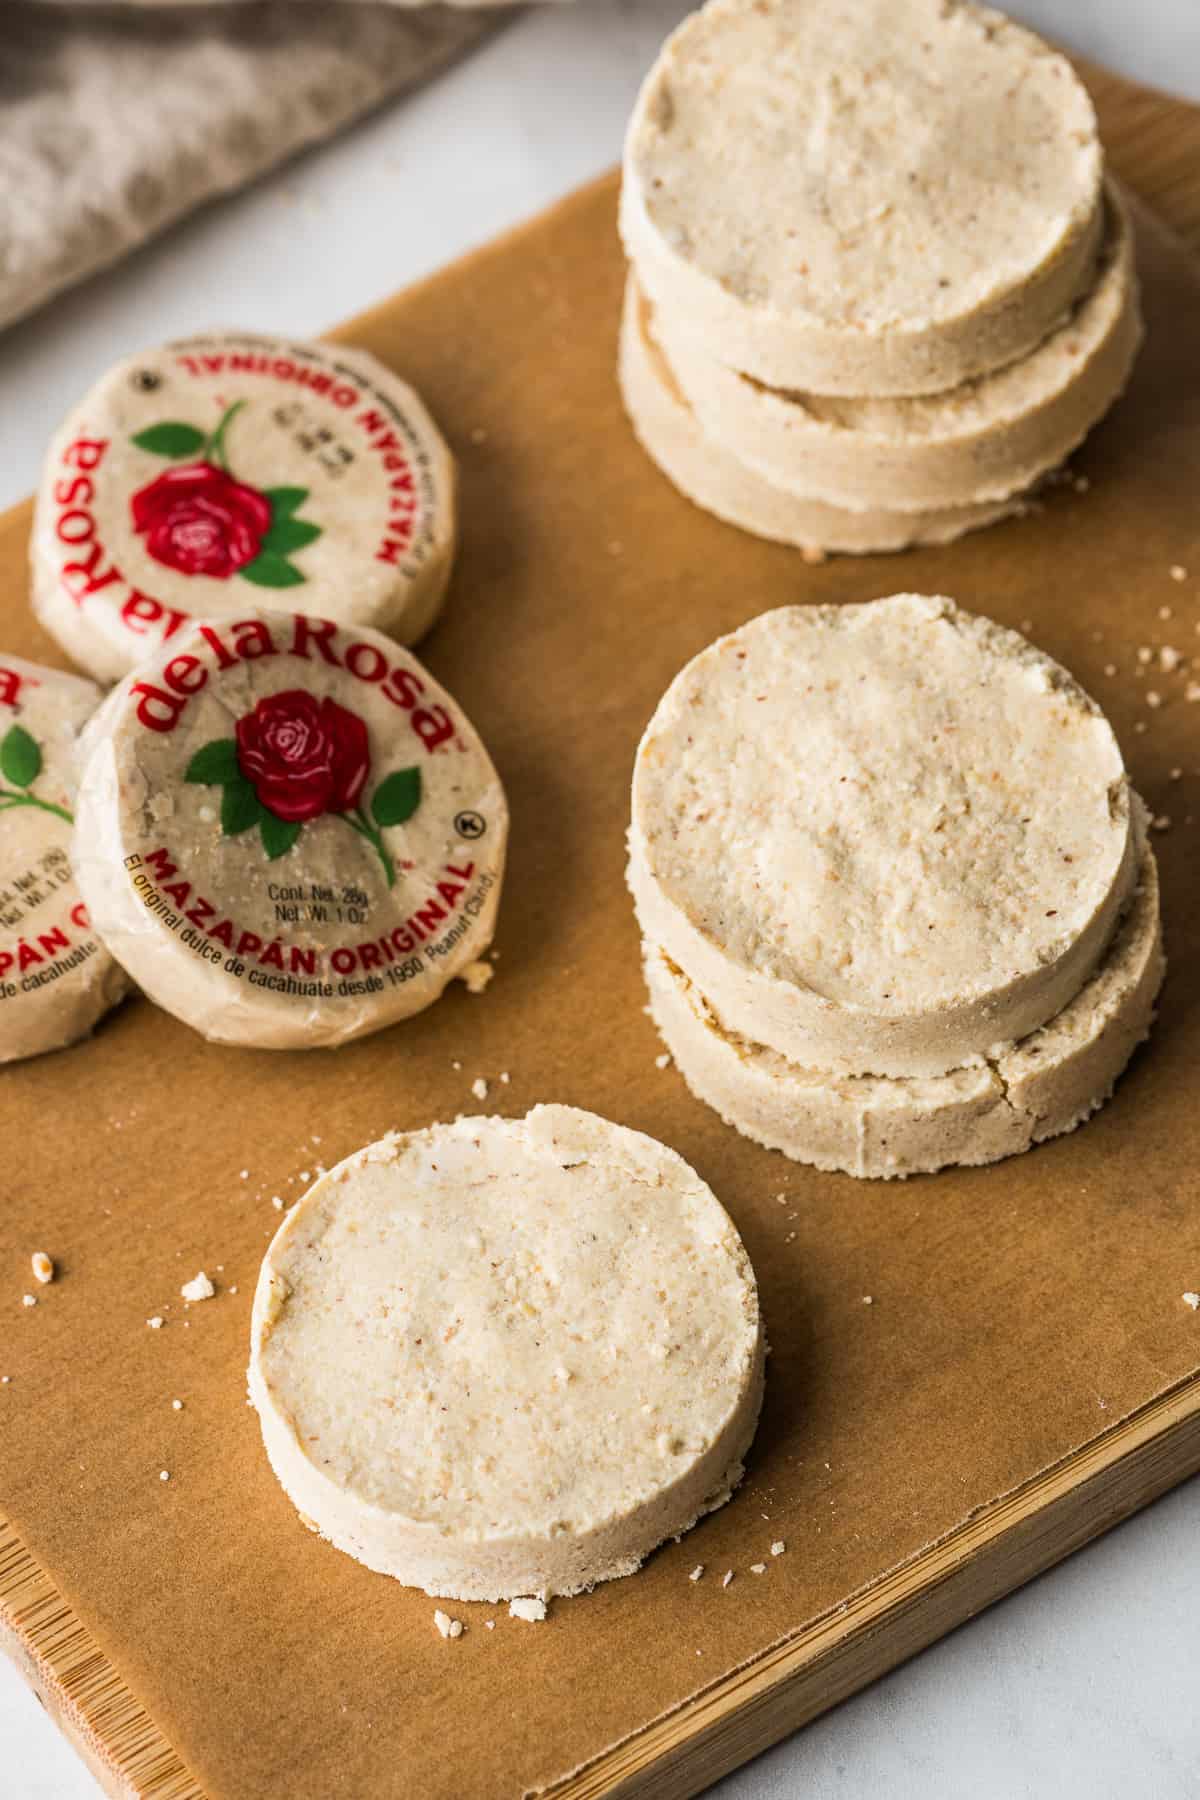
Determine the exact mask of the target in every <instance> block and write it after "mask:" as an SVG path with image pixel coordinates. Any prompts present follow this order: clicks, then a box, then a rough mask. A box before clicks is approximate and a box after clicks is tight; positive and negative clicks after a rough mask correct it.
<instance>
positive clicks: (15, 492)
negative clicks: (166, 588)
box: [0, 0, 1200, 1800]
mask: <svg viewBox="0 0 1200 1800" xmlns="http://www.w3.org/2000/svg"><path fill="white" fill-rule="evenodd" d="M687 10H688V7H687V5H686V3H685V0H580V4H578V5H576V6H573V7H556V8H554V9H552V10H547V11H545V12H540V13H538V12H535V13H532V14H530V15H528V16H526V17H525V18H523V19H521V20H519V21H517V22H516V23H515V24H513V25H511V26H509V27H508V28H507V29H505V30H504V31H503V32H502V33H501V34H500V35H499V36H498V37H497V38H496V39H494V40H493V41H492V42H491V43H490V44H488V45H487V46H485V48H484V49H483V50H481V51H480V52H478V53H476V54H475V55H474V56H473V57H472V58H471V59H470V60H469V61H468V62H467V63H466V64H464V65H463V66H461V67H460V68H459V69H457V70H455V71H453V72H452V73H451V74H450V75H448V76H446V77H444V78H443V79H442V80H441V81H440V82H438V83H437V84H435V86H434V87H432V88H430V89H428V90H426V91H425V92H423V93H421V94H418V95H416V96H415V97H412V98H410V99H409V100H407V101H405V102H402V103H400V104H399V105H397V106H395V107H392V108H390V109H389V110H387V111H385V112H384V113H382V114H380V115H379V116H377V117H375V118H373V119H370V120H368V121H367V122H366V123H365V124H363V125H362V126H360V127H359V128H358V129H356V130H355V131H352V132H350V133H349V134H347V135H346V136H345V137H344V138H343V139H342V140H341V141H340V142H338V143H336V144H334V145H331V146H327V147H326V148H324V149H321V150H318V151H316V152H314V153H313V154H311V155H309V156H307V157H306V158H304V159H303V160H302V161H301V162H299V163H297V164H295V165H293V166H292V167H291V168H289V169H287V170H285V171H284V172H283V173H281V174H280V175H278V176H276V177H274V178H273V179H270V180H268V181H264V182H262V183H260V184H259V185H258V186H257V187H256V188H255V189H254V190H253V191H252V192H250V193H249V194H246V195H242V196H241V197H238V198H235V199H232V200H229V201H225V202H222V203H220V204H219V205H216V206H214V207H211V208H209V209H208V210H207V211H206V212H205V213H204V214H203V215H202V216H200V217H198V218H196V219H193V220H191V221H190V222H188V223H186V224H184V225H183V226H181V227H179V228H177V229H176V230H174V231H172V232H171V233H170V234H169V235H168V236H167V237H165V238H163V239H162V240H160V241H159V242H158V243H157V244H155V245H152V246H151V247H150V248H148V249H147V250H145V251H143V252H142V253H141V254H140V255H139V256H137V257H136V258H134V259H132V260H131V261H129V262H127V263H126V264H124V265H123V266H122V267H120V268H119V269H116V270H114V271H113V272H112V273H110V274H108V275H105V276H102V277H100V278H98V279H97V280H95V281H93V282H91V283H90V284H89V285H88V286H87V287H86V288H83V289H81V290H79V291H77V292H76V293H74V294H70V295H67V296H66V297H64V298H63V299H61V300H60V301H58V302H57V303H56V304H55V305H53V306H51V307H50V308H48V309H47V310H46V311H44V312H43V313H41V314H39V315H38V316H37V317H36V318H34V319H32V320H30V321H28V322H27V323H25V324H23V325H20V326H17V327H16V328H14V329H12V330H10V331H9V332H8V333H7V334H6V335H4V336H2V337H0V417H2V418H3V421H4V431H3V436H2V438H0V505H6V504H8V503H9V502H10V501H12V500H15V499H17V498H19V497H20V496H21V495H22V494H23V493H25V492H26V491H27V490H28V489H29V488H30V487H31V486H32V484H33V482H34V479H35V475H36V471H37V466H38V462H39V458H40V455H41V447H42V445H43V443H44V441H45V439H46V437H47V435H48V433H49V432H50V430H51V428H52V427H53V426H54V425H55V424H56V423H57V421H58V419H59V417H60V415H61V414H62V413H63V412H64V410H65V409H66V407H67V406H68V405H69V404H70V402H71V401H72V400H73V399H74V398H75V396H76V395H77V394H78V393H79V392H80V391H81V389H82V388H83V387H84V386H85V385H86V384H87V382H88V381H89V380H90V379H91V378H92V376H93V375H94V374H95V372H96V371H97V370H98V369H100V368H101V367H102V366H103V365H104V364H105V363H107V362H109V361H111V360H112V359H113V357H114V356H116V355H117V354H118V353H120V352H123V351H125V350H126V349H132V348H134V347H135V346H137V345H138V344H140V343H152V342H154V341H155V340H157V339H161V338H162V337H164V336H168V335H171V334H173V333H177V332H182V331H187V330H191V329H198V328H201V327H206V326H210V325H212V324H214V323H219V322H222V321H229V322H231V323H238V324H242V325H247V326H251V327H263V328H272V327H274V328H278V329H283V330H286V331H296V332H305V331H316V330H318V329H320V328H321V327H322V326H324V325H327V324H329V323H331V322H332V321H333V320H336V319H338V318H340V317H342V316H344V315H346V314H348V313H351V312H354V311H356V310H358V309H360V308H361V307H363V306H366V305H367V304H369V303H370V302H371V301H373V300H376V299H379V298H382V297H383V296H384V295H385V294H387V293H389V292H390V291H391V290H392V289H394V288H395V287H397V286H399V285H400V284H402V283H403V282H405V281H407V280H409V279H410V278H412V277H413V276H416V275H419V274H421V273H422V272H423V271H425V270H427V269H430V268H433V267H435V266H436V265H437V264H439V263H441V262H443V261H445V260H446V259H447V258H448V257H450V256H453V255H454V254H455V253H457V252H458V251H460V250H462V249H464V248H466V247H467V246H469V245H470V244H473V243H477V242H480V241H482V240H484V239H486V238H488V237H490V236H491V235H492V234H493V233H494V232H495V231H498V230H500V229H501V228H503V227H504V226H506V225H508V224H510V223H512V222H513V221H514V220H516V219H518V218H520V217H522V216H523V215H525V214H526V213H529V212H531V211H533V210H535V209H536V208H537V207H539V206H541V205H542V204H543V203H544V202H546V201H547V200H550V199H551V198H553V197H554V196H555V195H557V194H559V193H561V192H564V191H565V190H566V189H568V188H570V187H571V186H573V185H574V184H575V183H576V182H578V181H580V180H582V179H584V178H585V177H586V176H588V175H591V174H593V173H595V172H596V171H598V170H599V169H601V168H603V167H604V166H605V165H606V164H608V163H610V162H612V161H613V160H614V159H615V157H616V155H617V153H618V149H619V145H620V137H621V128H622V124H623V121H624V118H625V115H626V113H627V112H628V109H629V105H630V103H631V101H632V98H633V94H634V90H635V88H636V85H637V81H638V78H639V75H640V74H641V72H642V70H643V69H644V68H645V66H646V65H647V64H648V63H649V61H650V60H651V58H652V56H653V53H654V50H655V48H656V46H657V44H658V42H659V41H660V39H661V38H662V37H663V35H664V34H665V32H666V31H667V30H668V29H669V27H670V26H671V25H672V24H673V23H674V22H675V21H676V20H677V19H678V18H680V17H682V15H683V14H684V12H685V11H687ZM1015 10H1018V11H1019V12H1020V14H1021V16H1023V17H1025V18H1027V19H1028V20H1029V21H1030V22H1031V23H1034V24H1036V25H1038V26H1039V27H1041V28H1042V29H1044V30H1046V31H1048V32H1053V33H1056V34H1057V35H1059V36H1060V37H1061V38H1063V39H1064V40H1066V41H1068V42H1070V43H1072V44H1074V45H1075V46H1077V47H1078V48H1080V49H1081V50H1084V51H1086V52H1088V53H1089V54H1091V55H1093V56H1096V57H1099V58H1101V59H1103V60H1106V61H1108V62H1110V63H1111V64H1113V65H1114V66H1116V67H1119V68H1122V69H1125V70H1127V71H1128V72H1129V73H1131V74H1134V75H1137V76H1139V77H1140V78H1141V79H1143V80H1146V81H1151V82H1156V83H1158V84H1159V85H1160V86H1164V87H1173V88H1175V89H1177V90H1179V91H1185V92H1190V93H1191V94H1192V95H1193V97H1194V98H1196V99H1198V100H1200V3H1198V0H1140V3H1139V4H1137V5H1133V4H1131V3H1130V0H1022V4H1021V5H1020V6H1019V7H1016V8H1015ZM1186 1280H1187V1281H1188V1282H1190V1283H1191V1284H1192V1285H1195V1272H1194V1271H1189V1272H1188V1273H1187V1277H1186ZM1183 1285H1185V1280H1184V1276H1183V1272H1182V1271H1181V1288H1182V1286H1183ZM0 1453H2V1450H0ZM718 1791H719V1793H720V1795H721V1800H784V1796H788V1797H790V1796H793V1795H798V1794H801V1793H803V1794H804V1795H805V1796H806V1800H833V1797H835V1796H838V1797H841V1796H845V1797H857V1796H860V1795H863V1796H865V1795H871V1796H882V1797H884V1800H960V1797H969V1800H1019V1797H1024V1796H1031V1797H1036V1800H1041V1797H1043V1796H1051V1795H1053V1796H1054V1797H1055V1800H1075V1797H1079V1800H1083V1796H1087V1800H1197V1797H1198V1796H1200V1482H1192V1483H1191V1484H1190V1485H1189V1486H1187V1487H1185V1488H1183V1489H1180V1490H1178V1491H1177V1492H1176V1493H1174V1494H1172V1495H1169V1496H1168V1497H1167V1498H1166V1499H1164V1500H1162V1501H1160V1502H1159V1503H1158V1504H1157V1505H1156V1506H1154V1507H1152V1508H1151V1509H1150V1510H1149V1511H1147V1512H1145V1513H1143V1514H1142V1515H1141V1516H1140V1517H1138V1518H1137V1519H1134V1520H1132V1521H1131V1522H1130V1523H1128V1524H1126V1525H1124V1526H1122V1527H1121V1528H1120V1529H1119V1530H1117V1531H1115V1532H1111V1533H1110V1534H1109V1535H1108V1536H1107V1537H1106V1538H1104V1539H1102V1540H1101V1541H1100V1542H1099V1543H1097V1544H1096V1545H1094V1546H1093V1547H1091V1548H1090V1549H1089V1550H1087V1551H1085V1552H1083V1553H1081V1554H1080V1555H1078V1556H1076V1557H1074V1558H1073V1559H1072V1560H1071V1561H1070V1562H1068V1563H1066V1564H1064V1565H1063V1566H1062V1567H1060V1568H1059V1569H1057V1570H1055V1571H1054V1572H1053V1573H1051V1574H1050V1575H1047V1576H1043V1577H1042V1579H1041V1580H1040V1581H1037V1582H1035V1583H1033V1584H1032V1585H1031V1586H1029V1587H1027V1588H1026V1589H1024V1590H1023V1591H1022V1592H1021V1593H1019V1594H1016V1595H1014V1596H1013V1597H1012V1598H1010V1599H1009V1600H1006V1601H1005V1602H1004V1603H1003V1604H1001V1605H1000V1606H997V1607H994V1608H993V1609H992V1610H991V1611H990V1612H989V1613H987V1614H985V1615H984V1616H983V1617H982V1618H980V1619H978V1620H976V1621H975V1622H974V1623H972V1624H971V1625H969V1626H966V1627H964V1628H963V1629H962V1630H960V1631H958V1632H956V1633H955V1634H954V1635H953V1636H952V1637H951V1638H948V1639H947V1640H945V1641H944V1642H943V1643H941V1644H939V1645H938V1646H936V1647H935V1648H934V1649H932V1650H930V1651H927V1652H926V1653H925V1654H924V1655H923V1656H921V1657H918V1658H917V1659H915V1660H914V1661H913V1662H911V1663H909V1664H908V1665H907V1666H906V1667H904V1668H903V1669H900V1670H898V1671H897V1672H896V1673H895V1674H893V1675H891V1676H889V1677H888V1678H887V1679H886V1680H884V1681H881V1682H878V1683H877V1684H876V1685H875V1686H874V1687H873V1688H870V1689H869V1690H868V1691H867V1692H866V1693H863V1694H860V1695H859V1696H857V1697H856V1698H855V1699H853V1700H851V1701H848V1702H847V1703H846V1704H845V1705H844V1706H842V1707H840V1708H839V1709H838V1710H837V1711H836V1712H834V1713H831V1714H830V1715H828V1716H827V1717H826V1718H824V1719H822V1720H819V1721H818V1722H817V1723H816V1724H815V1725H812V1726H810V1727H809V1728H808V1729H807V1730H806V1731H804V1732H801V1733H800V1734H799V1735H798V1736H797V1737H795V1738H792V1739H790V1740H788V1741H787V1742H786V1743H785V1744H783V1745H780V1746H779V1747H778V1748H777V1749H775V1750H774V1751H771V1752H770V1753H769V1754H768V1755H766V1756H764V1757H762V1758H760V1759H759V1760H758V1761H757V1762H756V1763H753V1764H751V1765H750V1766H749V1767H748V1768H746V1769H744V1770H742V1771H741V1772H740V1773H739V1774H737V1775H735V1776H732V1777H730V1778H729V1780H728V1781H727V1782H726V1783H725V1784H723V1785H722V1787H721V1788H720V1789H719V1790H718ZM97 1794H98V1790H97V1788H96V1787H95V1785H94V1783H93V1782H92V1781H91V1779H90V1777H89V1776H88V1775H87V1773H86V1772H85V1771H84V1770H83V1768H82V1766H81V1765H80V1764H79V1763H78V1762H77V1761H76V1760H75V1757H74V1755H73V1753H72V1752H71V1751H70V1750H69V1749H68V1748H67V1746H66V1744H65V1743H64V1742H63V1740H62V1739H60V1738H59V1736H58V1734H57V1732H56V1731H55V1730H54V1728H53V1727H52V1726H51V1725H50V1724H49V1723H48V1721H47V1720H46V1719H45V1717H44V1716H43V1715H42V1714H41V1712H40V1710H39V1708H38V1706H37V1705H36V1703H35V1702H34V1700H33V1699H32V1697H31V1696H30V1695H29V1693H28V1692H27V1690H26V1689H25V1688H24V1686H23V1685H22V1683H21V1682H20V1680H19V1679H18V1678H17V1677H16V1675H15V1674H14V1672H13V1671H12V1670H11V1669H9V1667H8V1666H7V1664H2V1663H0V1800H96V1796H97ZM245 1800H286V1797H285V1796H282V1795H279V1796H276V1795H247V1796H245ZM361 1800H372V1797H371V1796H367V1795H364V1796H362V1797H361ZM414 1800H416V1797H414Z"/></svg>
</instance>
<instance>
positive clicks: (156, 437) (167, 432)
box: [133, 419, 207, 457]
mask: <svg viewBox="0 0 1200 1800" xmlns="http://www.w3.org/2000/svg"><path fill="white" fill-rule="evenodd" d="M206 441H207V440H206V438H205V436H204V433H203V432H202V431H197V429H196V427H195V426H194V425H185V424H184V423H183V421H182V420H181V419H164V421H163V423H162V424H161V425H148V426H147V427H146V429H145V431H138V432H135V434H134V438H133V442H134V443H135V444H136V445H137V447H138V449H139V450H150V451H152V452H153V454H154V455H155V456H170V457H179V456H194V455H195V453H196V451H197V450H202V449H203V448H204V445H205V443H206Z"/></svg>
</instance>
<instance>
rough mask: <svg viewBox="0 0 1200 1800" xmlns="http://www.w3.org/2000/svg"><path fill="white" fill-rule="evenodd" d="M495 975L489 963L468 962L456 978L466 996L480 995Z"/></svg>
mask: <svg viewBox="0 0 1200 1800" xmlns="http://www.w3.org/2000/svg"><path fill="white" fill-rule="evenodd" d="M495 973H496V971H495V969H493V967H492V965H491V963H488V962H478V961H476V962H469V963H468V964H467V966H466V968H465V969H460V970H459V972H458V976H459V980H460V981H461V982H462V983H463V984H464V986H465V987H466V990H467V992H468V994H482V992H483V990H484V988H485V987H486V986H487V984H488V982H489V981H490V980H491V979H492V976H493V975H494V974H495Z"/></svg>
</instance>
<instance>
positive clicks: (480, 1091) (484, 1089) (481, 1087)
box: [471, 1075, 488, 1100]
mask: <svg viewBox="0 0 1200 1800" xmlns="http://www.w3.org/2000/svg"><path fill="white" fill-rule="evenodd" d="M471 1092H472V1093H473V1094H474V1096H475V1098H476V1099H477V1100H486V1099H487V1097H488V1084H487V1082H486V1081H485V1080H484V1079H483V1076H482V1075H477V1076H476V1077H475V1079H474V1081H473V1082H472V1083H471Z"/></svg>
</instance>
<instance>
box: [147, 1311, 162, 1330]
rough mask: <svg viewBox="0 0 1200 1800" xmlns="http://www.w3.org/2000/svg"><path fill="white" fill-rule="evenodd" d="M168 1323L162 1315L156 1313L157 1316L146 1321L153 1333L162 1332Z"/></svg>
mask: <svg viewBox="0 0 1200 1800" xmlns="http://www.w3.org/2000/svg"><path fill="white" fill-rule="evenodd" d="M166 1322H167V1321H166V1320H165V1319H164V1318H163V1316H162V1314H161V1313H155V1315H154V1317H153V1318H152V1319H147V1320H146V1323H147V1325H148V1326H149V1327H150V1329H151V1331H161V1330H162V1328H163V1326H164V1325H165V1324H166Z"/></svg>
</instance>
